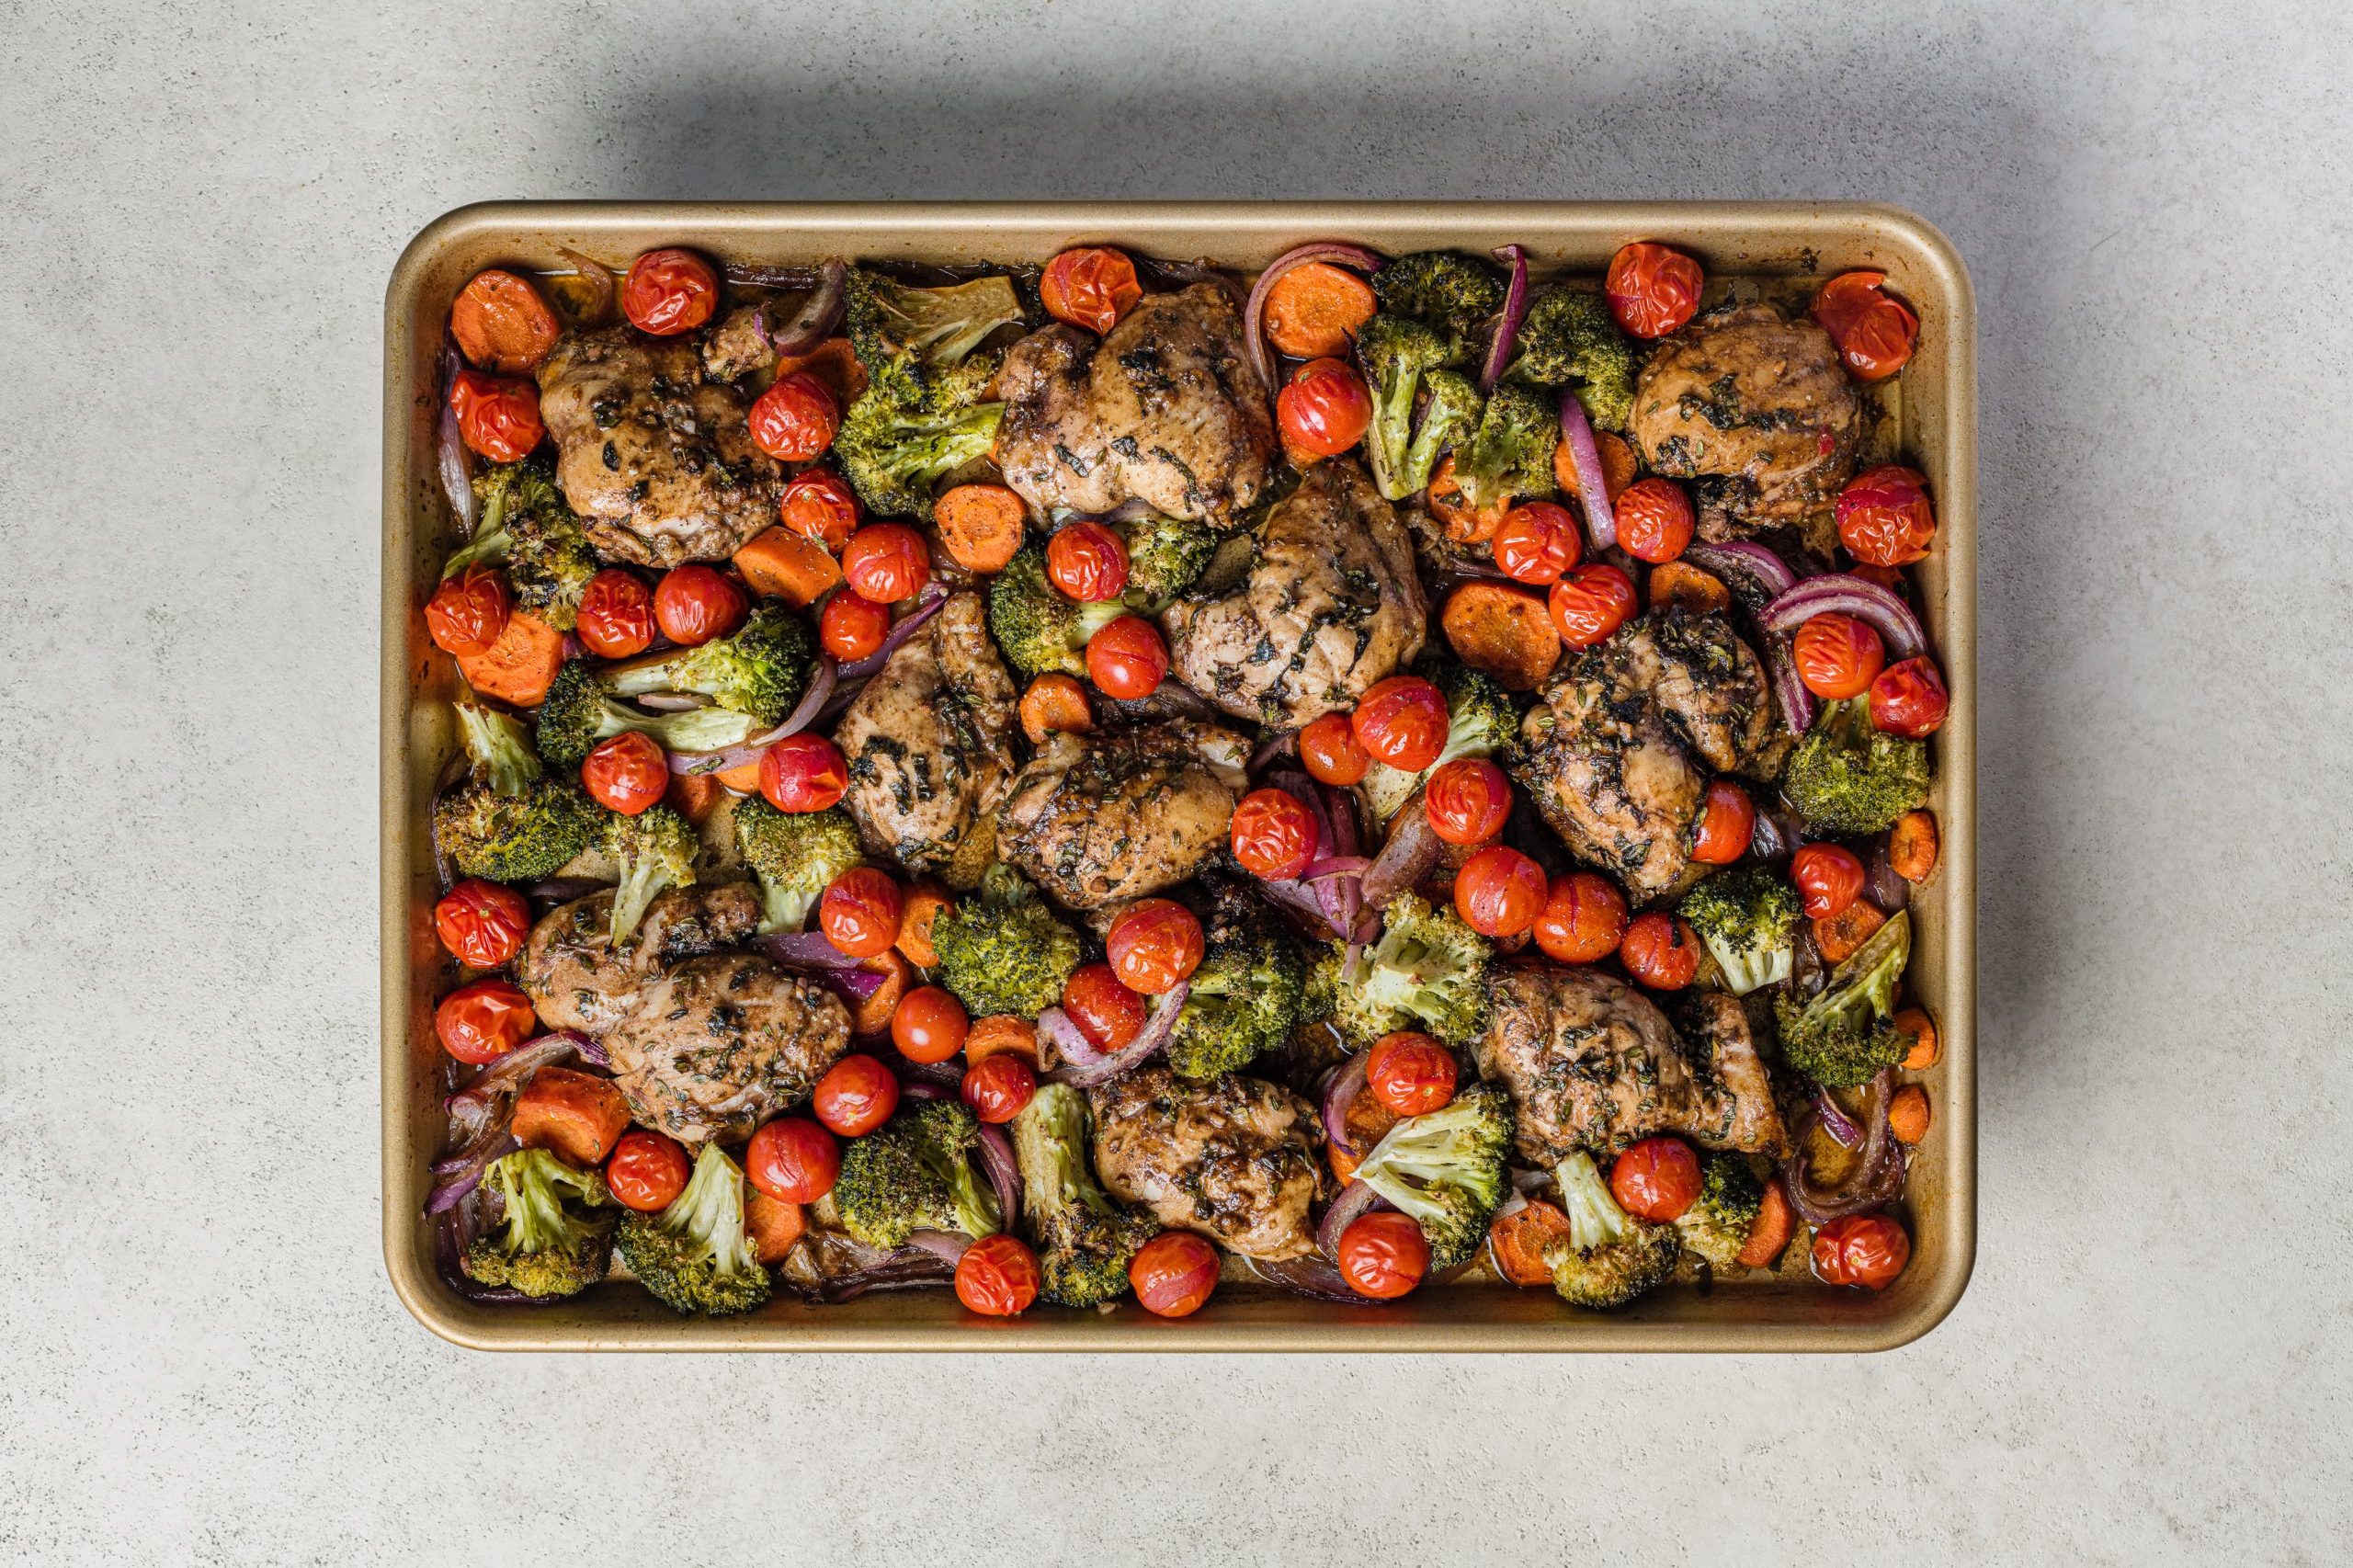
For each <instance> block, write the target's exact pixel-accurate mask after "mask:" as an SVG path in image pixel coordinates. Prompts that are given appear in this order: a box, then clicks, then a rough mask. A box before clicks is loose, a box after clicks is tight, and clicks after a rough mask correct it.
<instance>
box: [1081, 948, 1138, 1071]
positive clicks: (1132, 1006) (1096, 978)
mask: <svg viewBox="0 0 2353 1568" xmlns="http://www.w3.org/2000/svg"><path fill="white" fill-rule="evenodd" d="M1145 1010H1146V1009H1145V1006H1144V1000H1143V998H1142V996H1141V995H1139V994H1136V993H1135V992H1133V991H1131V990H1129V989H1128V988H1127V987H1126V986H1124V985H1122V984H1120V977H1119V976H1118V975H1117V974H1116V973H1114V972H1113V971H1112V969H1111V966H1110V965H1109V964H1108V963H1090V964H1081V965H1080V966H1079V967H1078V968H1076V969H1074V970H1073V971H1071V976H1070V978H1069V979H1068V980H1065V981H1063V1012H1065V1013H1068V1014H1069V1015H1070V1019H1071V1022H1073V1023H1074V1024H1076V1025H1077V1026H1078V1032H1079V1033H1081V1034H1083V1035H1085V1036H1086V1039H1087V1042H1088V1043H1089V1044H1091V1045H1092V1046H1094V1047H1095V1049H1096V1050H1097V1051H1119V1050H1120V1049H1122V1048H1124V1047H1125V1046H1126V1045H1127V1044H1128V1043H1129V1042H1130V1041H1131V1040H1134V1039H1135V1038H1136V1036H1138V1035H1140V1034H1142V1032H1143V1020H1144V1013H1145Z"/></svg>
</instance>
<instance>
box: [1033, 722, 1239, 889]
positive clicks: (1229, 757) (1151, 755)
mask: <svg viewBox="0 0 2353 1568" xmlns="http://www.w3.org/2000/svg"><path fill="white" fill-rule="evenodd" d="M1249 756H1250V743H1249V742H1248V741H1246V740H1245V739H1244V738H1243V737H1242V736H1241V735H1239V734H1236V733H1234V732H1233V731H1232V730H1229V729H1227V728H1225V727H1224V726H1223V725H1222V724H1211V723H1205V722H1199V721H1198V720H1190V719H1174V720H1170V721H1168V722H1165V723H1159V724H1144V725H1139V726H1137V727H1136V728H1134V729H1128V730H1105V731H1098V732H1097V733H1092V734H1085V735H1077V734H1071V733H1067V732H1056V733H1053V734H1051V735H1049V736H1048V737H1047V738H1046V744H1045V745H1044V747H1043V748H1042V749H1040V752H1039V753H1038V755H1037V756H1036V757H1035V758H1033V759H1032V760H1031V761H1030V763H1029V766H1028V767H1024V768H1023V769H1022V770H1021V773H1020V775H1019V777H1017V778H1015V779H1014V781H1013V790H1012V793H1011V794H1009V795H1007V796H1006V801H1005V804H1004V806H1003V807H1002V808H1000V809H999V811H998V812H997V823H996V837H997V847H998V850H999V852H1000V853H1002V854H1003V855H1004V856H1005V858H1006V859H1008V860H1010V861H1012V862H1013V863H1014V864H1015V865H1016V866H1018V867H1019V868H1020V869H1021V870H1022V871H1023V873H1024V874H1026V875H1027V876H1028V877H1029V880H1030V881H1034V882H1036V883H1037V884H1038V885H1039V886H1040V888H1042V889H1044V890H1045V891H1046V892H1048V893H1049V894H1051V895H1052V896H1053V897H1054V898H1055V899H1057V900H1059V901H1060V902H1061V903H1063V904H1065V905H1067V906H1069V907H1070V908H1072V909H1099V908H1102V907H1104V906H1106V905H1108V904H1113V903H1122V902H1125V901H1126V900H1129V899H1135V898H1142V897H1143V896H1144V895H1145V894H1147V893H1154V892H1159V891H1160V890H1161V889H1163V888H1169V887H1174V886H1176V884H1177V883H1178V882H1181V881H1184V880H1185V879H1186V878H1188V877H1189V876H1191V875H1192V874H1193V873H1194V872H1195V871H1197V870H1199V869H1200V867H1201V863H1202V862H1203V861H1204V860H1206V859H1208V858H1209V857H1210V856H1211V853H1213V852H1214V851H1215V850H1216V849H1217V847H1218V846H1219V845H1221V844H1223V843H1224V842H1225V840H1226V834H1227V829H1228V828H1229V826H1230V825H1231V824H1232V823H1233V802H1234V801H1235V799H1236V797H1237V796H1238V795H1239V794H1240V792H1241V790H1242V789H1243V788H1244V786H1245V783H1246V781H1247V780H1246V778H1245V772H1244V767H1245V764H1246V763H1247V762H1248V761H1249Z"/></svg>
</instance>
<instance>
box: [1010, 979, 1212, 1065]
mask: <svg viewBox="0 0 2353 1568" xmlns="http://www.w3.org/2000/svg"><path fill="white" fill-rule="evenodd" d="M1192 989H1193V987H1192V983H1190V982H1189V981H1182V980H1180V981H1178V982H1177V983H1176V984H1175V985H1174V986H1173V987H1171V988H1170V989H1168V990H1166V991H1164V992H1162V993H1161V994H1159V995H1158V996H1155V997H1154V998H1153V1000H1152V1011H1151V1012H1150V1013H1148V1014H1146V1015H1145V1017H1144V1020H1143V1028H1142V1030H1141V1031H1140V1032H1139V1033H1138V1034H1137V1035H1136V1038H1135V1039H1133V1040H1130V1041H1129V1042H1128V1043H1127V1044H1126V1045H1124V1046H1121V1047H1120V1049H1119V1050H1118V1051H1114V1052H1113V1053H1112V1054H1110V1055H1108V1056H1104V1057H1102V1058H1101V1060H1099V1061H1097V1062H1092V1063H1087V1064H1084V1065H1082V1064H1078V1063H1074V1062H1064V1063H1063V1065H1062V1066H1060V1067H1057V1068H1055V1069H1054V1070H1053V1071H1052V1072H1051V1073H1049V1074H1046V1078H1047V1081H1048V1082H1050V1083H1055V1084H1068V1085H1070V1086H1071V1087H1072V1088H1074V1089H1086V1088H1092V1087H1094V1086H1095V1085H1097V1084H1108V1083H1109V1082H1110V1081H1111V1080H1112V1079H1114V1078H1116V1077H1118V1076H1120V1074H1123V1073H1132V1072H1133V1071H1135V1070H1136V1069H1137V1068H1139V1067H1141V1066H1142V1065H1143V1064H1144V1063H1145V1062H1149V1061H1151V1060H1152V1059H1153V1058H1154V1056H1156V1055H1158V1054H1159V1053H1160V1051H1161V1048H1162V1047H1164V1046H1165V1045H1166V1044H1167V1043H1168V1037H1169V1036H1170V1035H1172V1034H1174V1033H1175V1032H1176V1015H1177V1014H1179V1013H1181V1012H1183V1011H1184V1010H1185V998H1186V997H1187V996H1188V994H1191V992H1192ZM1061 1043H1062V1042H1061V1041H1060V1040H1056V1041H1055V1044H1056V1045H1057V1046H1059V1045H1060V1044H1061Z"/></svg>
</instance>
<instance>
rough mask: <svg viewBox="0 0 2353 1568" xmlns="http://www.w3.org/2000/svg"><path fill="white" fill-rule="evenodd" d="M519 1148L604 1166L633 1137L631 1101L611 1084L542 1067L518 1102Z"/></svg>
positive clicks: (566, 1070) (516, 1129)
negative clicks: (615, 1148) (629, 1133)
mask: <svg viewBox="0 0 2353 1568" xmlns="http://www.w3.org/2000/svg"><path fill="white" fill-rule="evenodd" d="M513 1131H514V1133H515V1142H517V1143H520V1144H522V1145H523V1147H525V1148H526V1149H548V1150H552V1151H553V1152H554V1153H557V1154H560V1155H562V1156H563V1159H564V1160H566V1161H567V1162H569V1163H570V1164H572V1165H580V1166H583V1167H593V1166H597V1165H603V1164H604V1163H605V1156H606V1155H608V1154H609V1153H612V1152H613V1145H614V1144H615V1143H618V1142H620V1136H621V1134H622V1133H623V1132H626V1131H629V1101H627V1100H626V1099H623V1098H622V1097H621V1092H620V1089H619V1088H617V1087H615V1086H614V1084H613V1081H612V1080H611V1079H610V1078H599V1077H597V1076H596V1075H595V1074H591V1073H575V1072H574V1071H573V1070H572V1069H571V1068H569V1067H542V1068H540V1070H539V1071H538V1072H537V1073H534V1074H531V1081H530V1082H529V1083H528V1084H526V1085H523V1092H522V1093H520V1094H518V1095H517V1096H515V1121H514V1128H513Z"/></svg>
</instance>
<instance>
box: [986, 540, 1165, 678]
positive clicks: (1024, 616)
mask: <svg viewBox="0 0 2353 1568" xmlns="http://www.w3.org/2000/svg"><path fill="white" fill-rule="evenodd" d="M1130 613H1131V611H1130V610H1129V608H1128V607H1127V606H1126V605H1125V604H1124V603H1122V602H1121V601H1120V600H1118V599H1105V600H1101V601H1099V602H1097V603H1094V604H1081V603H1079V602H1078V601H1077V600H1076V599H1074V598H1072V597H1070V596H1069V595H1068V594H1065V593H1063V591H1062V590H1061V589H1060V588H1057V587H1055V586H1054V585H1053V584H1052V583H1051V582H1050V581H1049V580H1048V579H1047V576H1046V547H1045V546H1044V545H1042V544H1040V543H1039V542H1038V541H1037V540H1030V541H1029V543H1028V544H1025V545H1023V546H1022V547H1021V549H1020V550H1019V551H1017V553H1016V554H1015V555H1014V557H1013V559H1012V560H1011V561H1010V562H1007V563H1006V568H1005V570H1004V571H1002V572H1000V573H998V574H996V579H995V581H994V582H992V583H991V584H990V585H989V631H990V633H991V635H993V636H995V639H996V645H997V647H998V648H999V649H1000V650H1002V651H1003V652H1004V653H1005V657H1006V663H1007V664H1009V665H1012V666H1013V667H1014V668H1015V669H1017V670H1019V671H1020V672H1021V673H1022V674H1023V675H1025V676H1041V675H1048V674H1061V675H1066V676H1076V677H1078V678H1079V679H1082V680H1084V679H1085V678H1086V642H1087V639H1089V638H1091V637H1093V636H1094V635H1095V634H1096V633H1097V631H1102V630H1103V628H1105V627H1107V626H1108V625H1110V624H1111V622H1113V621H1115V620H1117V619H1120V617H1121V616H1123V615H1127V614H1130Z"/></svg>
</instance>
